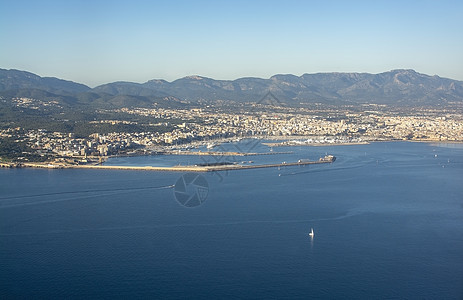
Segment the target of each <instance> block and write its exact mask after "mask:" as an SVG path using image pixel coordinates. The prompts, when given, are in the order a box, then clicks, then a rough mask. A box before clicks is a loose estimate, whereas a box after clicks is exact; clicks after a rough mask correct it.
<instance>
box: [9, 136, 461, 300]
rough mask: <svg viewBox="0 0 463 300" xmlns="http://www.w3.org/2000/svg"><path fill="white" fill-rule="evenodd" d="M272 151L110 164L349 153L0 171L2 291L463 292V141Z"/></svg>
mask: <svg viewBox="0 0 463 300" xmlns="http://www.w3.org/2000/svg"><path fill="white" fill-rule="evenodd" d="M223 147H224V148H225V149H229V150H234V149H236V147H239V148H240V149H242V150H252V151H251V152H259V151H262V152H268V151H269V148H268V147H266V146H263V145H261V144H257V145H254V144H253V143H250V142H249V140H244V141H241V142H240V143H239V144H225V145H223ZM273 150H274V151H293V153H292V154H278V155H269V156H255V157H244V158H243V157H235V158H223V157H222V158H220V157H198V156H185V157H180V156H157V157H153V156H145V157H131V158H114V159H111V160H109V161H108V162H107V164H112V165H118V164H121V165H140V166H144V165H176V164H192V163H198V162H199V163H201V162H217V161H238V162H241V161H244V160H245V161H249V160H252V161H253V163H254V164H258V163H265V162H281V161H288V162H292V161H296V160H297V159H301V158H304V159H307V158H308V159H318V157H320V156H323V155H325V154H326V153H327V154H333V155H335V156H336V157H337V160H336V162H335V163H333V164H323V165H316V166H304V167H286V168H280V169H278V168H272V169H254V170H242V171H231V172H220V173H207V174H185V173H181V172H178V173H175V172H172V173H168V172H162V173H157V172H149V171H148V172H146V171H114V170H113V171H109V170H36V169H11V170H6V169H0V298H2V299H17V298H27V299H30V298H60V299H62V298H80V299H82V298H85V299H88V298H161V299H223V298H247V299H257V298H261V299H272V298H273V299H290V298H291V299H308V298H327V299H349V298H354V299H404V298H406V299H462V298H463V145H461V144H460V145H455V144H428V143H408V142H384V143H373V144H370V145H351V146H324V147H288V148H274V149H273ZM311 228H313V229H314V231H315V237H314V238H313V239H311V238H310V237H309V236H308V232H309V231H310V229H311Z"/></svg>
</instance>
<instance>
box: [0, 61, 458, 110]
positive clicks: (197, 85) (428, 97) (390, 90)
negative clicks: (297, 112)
mask: <svg viewBox="0 0 463 300" xmlns="http://www.w3.org/2000/svg"><path fill="white" fill-rule="evenodd" d="M31 89H35V90H43V91H46V92H51V93H55V94H60V95H76V94H79V93H82V92H92V93H95V94H96V96H95V95H87V96H86V97H84V96H82V99H84V98H85V99H88V101H93V100H92V99H93V98H95V97H97V96H98V97H100V96H99V95H104V96H102V97H103V98H105V97H107V95H110V96H111V97H115V96H128V97H126V98H120V97H119V98H117V97H115V99H117V100H118V101H119V100H121V99H122V100H123V101H122V100H121V101H120V102H119V103H116V104H115V105H116V106H117V105H119V104H121V105H122V103H133V104H135V103H136V101H142V102H143V103H142V104H144V105H149V103H150V102H149V101H152V100H150V99H153V97H154V98H156V97H157V98H163V99H174V98H175V99H177V100H178V101H185V102H191V101H217V100H222V101H236V102H254V103H259V101H261V103H270V102H272V103H273V102H275V101H276V99H277V100H278V101H279V102H281V104H284V105H295V106H296V105H301V104H306V103H325V104H331V105H338V104H340V105H342V104H349V105H352V104H365V103H374V104H387V105H409V106H424V105H430V106H432V105H440V106H444V105H446V104H450V103H453V104H455V103H462V104H463V82H462V81H457V80H452V79H448V78H441V77H439V76H437V75H434V76H429V75H426V74H421V73H418V72H416V71H415V70H412V69H395V70H391V71H388V72H383V73H378V74H370V73H355V72H352V73H342V72H332V73H314V74H308V73H306V74H303V75H301V76H296V75H293V74H276V75H274V76H272V77H270V78H269V79H263V78H255V77H243V78H238V79H236V80H215V79H212V78H207V77H203V76H199V75H191V76H186V77H183V78H180V79H177V80H175V81H172V82H168V81H166V80H162V79H153V80H149V81H147V82H145V83H143V84H141V83H133V82H123V81H120V82H113V83H108V84H104V85H101V86H98V87H95V88H93V89H90V88H89V87H87V86H85V85H81V84H78V83H74V82H70V81H66V80H61V79H57V78H50V77H40V76H37V75H35V74H33V73H29V72H25V71H19V70H3V69H0V92H2V91H3V92H4V93H3V94H4V95H6V94H5V92H6V91H9V92H8V93H7V94H8V95H13V94H15V93H16V94H18V92H14V91H21V90H29V91H30V90H31ZM11 91H13V92H11ZM27 93H29V94H30V93H32V92H26V91H25V92H24V93H23V94H27ZM33 93H34V94H35V95H40V93H38V92H37V91H34V92H33ZM19 94H21V93H20V92H19ZM134 97H138V98H134ZM166 97H167V98H166ZM168 97H173V98H168ZM105 99H106V98H105ZM177 100H173V101H177ZM139 103H141V102H139ZM453 104H452V105H453Z"/></svg>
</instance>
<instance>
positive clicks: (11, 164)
mask: <svg viewBox="0 0 463 300" xmlns="http://www.w3.org/2000/svg"><path fill="white" fill-rule="evenodd" d="M254 139H272V138H271V137H265V138H263V137H254ZM281 139H288V137H285V138H283V137H274V138H273V140H281ZM292 139H294V137H292ZM376 142H409V143H428V144H435V145H438V144H443V145H451V144H455V145H463V141H435V140H374V141H365V142H356V143H330V144H328V143H325V144H320V143H316V144H295V145H285V144H282V143H263V144H264V145H267V146H269V144H270V145H271V146H269V147H275V146H276V147H285V146H287V147H291V146H309V147H310V146H313V147H321V146H350V145H367V144H371V143H376ZM273 144H276V145H273ZM174 152H176V153H174ZM178 152H180V153H178ZM192 153H193V154H192ZM288 153H292V152H268V153H267V152H265V153H240V152H226V153H225V152H213V151H209V152H190V151H184V150H183V151H182V150H170V151H168V152H166V153H163V154H160V155H179V154H180V155H221V156H224V154H225V156H226V155H231V156H252V155H273V154H288ZM143 155H147V154H138V155H133V156H143ZM148 155H149V154H148ZM119 156H124V155H111V156H108V157H105V159H107V158H111V157H119ZM130 156H132V155H130ZM318 163H327V162H326V161H321V162H320V161H309V162H296V163H286V164H266V165H246V166H244V165H226V166H195V165H185V166H173V167H154V166H108V165H101V164H100V163H98V162H95V163H93V164H86V165H74V164H67V163H62V162H55V163H51V162H47V163H34V162H1V161H0V169H2V168H5V169H15V168H35V169H109V170H111V169H112V170H148V171H169V172H184V171H187V172H213V171H221V170H224V171H227V170H245V169H257V168H270V167H281V166H295V165H308V164H318Z"/></svg>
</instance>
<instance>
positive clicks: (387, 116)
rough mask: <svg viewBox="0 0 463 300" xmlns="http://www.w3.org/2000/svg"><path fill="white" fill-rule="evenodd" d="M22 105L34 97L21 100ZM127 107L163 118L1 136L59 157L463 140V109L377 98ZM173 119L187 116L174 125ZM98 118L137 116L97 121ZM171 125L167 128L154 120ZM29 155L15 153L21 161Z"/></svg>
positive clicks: (13, 130) (87, 159)
mask: <svg viewBox="0 0 463 300" xmlns="http://www.w3.org/2000/svg"><path fill="white" fill-rule="evenodd" d="M17 103H18V105H27V103H31V101H23V102H22V101H20V99H19V100H17ZM112 112H114V113H124V114H129V115H137V116H144V117H152V118H153V119H157V120H159V119H162V120H164V123H163V124H151V125H152V126H153V130H152V131H146V132H132V133H128V132H113V133H107V134H101V133H94V134H91V135H90V136H89V137H87V138H77V137H75V136H74V134H73V133H72V132H49V131H46V130H42V129H36V130H24V129H22V128H19V127H16V128H7V129H3V130H1V131H0V138H14V139H15V141H17V142H23V143H26V144H27V145H28V146H29V147H30V148H31V149H33V151H34V154H36V155H37V154H38V155H40V156H42V157H43V156H46V157H48V158H52V159H54V160H55V161H59V160H61V161H64V160H66V162H67V163H75V164H84V163H88V162H90V161H91V160H92V159H94V160H95V159H96V158H99V161H100V162H101V160H102V158H103V159H104V158H105V157H107V156H110V155H120V154H134V155H135V154H142V153H153V152H162V151H167V150H173V149H182V148H183V149H184V148H187V147H192V146H193V147H194V146H198V145H205V144H207V143H211V142H212V141H214V140H217V139H219V140H220V139H236V138H250V137H259V138H266V139H282V140H289V141H291V140H293V142H297V143H308V144H311V145H313V144H321V145H323V144H346V143H359V142H371V141H386V140H411V141H439V142H461V141H463V115H462V114H459V113H455V112H452V111H436V110H426V109H421V110H419V109H418V110H417V109H415V110H414V111H413V112H408V113H399V112H396V113H391V112H390V111H387V112H386V110H385V109H384V107H381V106H378V105H366V106H365V107H364V108H363V109H362V110H361V111H358V110H357V111H356V110H349V109H344V110H339V109H334V108H333V109H327V108H324V109H308V108H288V107H268V106H260V105H251V106H249V107H246V108H244V107H241V108H236V109H233V110H232V109H230V108H227V109H223V108H222V109H220V108H217V107H213V106H208V107H204V108H192V109H163V108H151V109H149V108H122V109H116V110H113V111H112ZM169 120H181V122H176V123H175V124H169ZM93 122H100V123H110V124H117V123H124V122H125V123H126V124H132V123H134V122H133V121H121V120H98V121H93ZM161 125H172V126H171V127H170V128H172V129H171V130H169V131H167V132H158V131H156V126H161ZM21 159H23V160H27V158H25V157H17V161H18V160H19V161H21Z"/></svg>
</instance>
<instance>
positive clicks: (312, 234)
mask: <svg viewBox="0 0 463 300" xmlns="http://www.w3.org/2000/svg"><path fill="white" fill-rule="evenodd" d="M314 235H315V234H314V232H313V228H310V233H309V236H310V237H314Z"/></svg>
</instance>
